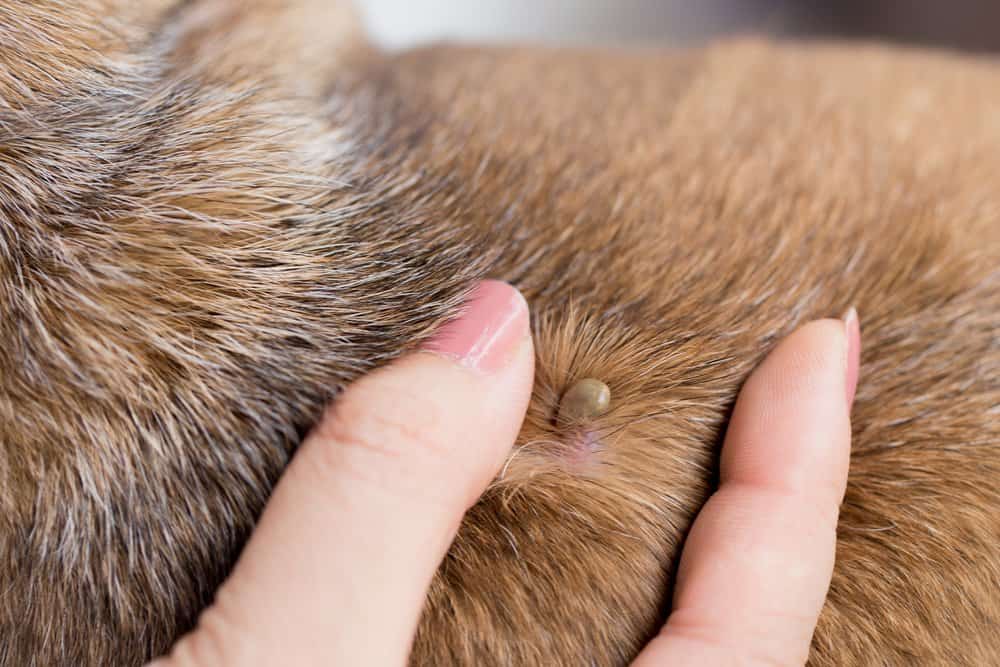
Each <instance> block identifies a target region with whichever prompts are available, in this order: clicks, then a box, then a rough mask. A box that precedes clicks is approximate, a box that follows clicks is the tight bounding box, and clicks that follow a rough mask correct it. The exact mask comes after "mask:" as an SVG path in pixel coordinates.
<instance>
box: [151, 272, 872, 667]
mask: <svg viewBox="0 0 1000 667" xmlns="http://www.w3.org/2000/svg"><path fill="white" fill-rule="evenodd" d="M852 321H853V324H851V322H852ZM845 329H846V333H845ZM852 332H853V333H852ZM849 340H850V341H852V343H851V345H850V346H849V345H848V341H849ZM858 346H859V342H858V335H857V320H856V317H855V318H854V319H853V320H848V324H847V325H846V327H845V324H844V323H843V322H839V323H838V322H837V321H831V320H827V321H822V322H816V323H812V324H810V325H807V326H806V327H804V328H803V329H801V330H799V331H798V332H796V333H794V334H792V336H790V337H789V338H788V339H787V340H786V341H785V342H783V343H782V344H781V345H779V346H778V348H777V349H776V350H775V351H774V352H773V353H772V354H771V355H770V357H769V358H768V359H767V361H765V362H764V364H763V365H762V366H761V367H760V368H759V369H758V370H757V371H756V372H755V373H754V374H753V376H752V377H751V379H750V380H749V381H748V382H747V385H746V386H745V387H744V389H743V391H742V392H741V396H740V399H739V401H738V403H737V407H736V411H735V413H734V415H733V420H732V424H731V426H730V429H729V433H728V435H727V438H726V445H725V448H724V450H723V456H722V485H721V487H720V489H719V490H718V491H717V492H716V493H715V495H713V496H712V498H711V499H710V500H709V502H708V504H707V505H706V506H705V508H704V509H703V510H702V512H701V513H700V514H699V516H698V519H697V521H696V522H695V525H694V527H693V529H692V532H691V536H690V537H689V539H688V543H687V546H686V547H685V550H684V554H683V557H682V561H681V569H680V573H679V578H678V582H677V589H676V595H675V599H674V612H673V614H672V615H671V616H670V619H669V620H668V622H667V624H666V626H665V628H664V631H663V633H662V634H661V635H660V636H659V637H657V639H655V640H654V641H653V642H652V643H651V644H650V645H649V647H648V648H647V649H646V651H644V652H643V654H642V655H641V656H640V658H639V659H638V661H637V663H636V665H641V666H642V667H656V666H658V665H667V664H670V665H675V664H698V665H701V664H720V663H726V662H740V664H745V663H746V662H747V661H748V660H749V661H750V662H751V663H753V662H754V661H755V660H758V661H760V662H761V663H765V662H766V663H767V664H794V663H796V662H798V663H801V662H803V661H804V656H805V655H806V653H807V651H808V646H809V640H810V638H811V636H812V632H813V629H814V627H815V624H816V617H817V615H818V613H819V609H820V607H821V606H822V603H823V599H824V598H825V595H826V589H827V587H828V585H829V580H830V575H831V571H832V565H833V552H834V538H835V534H834V528H835V525H836V516H837V508H838V506H839V503H840V499H841V497H842V495H843V491H844V485H845V480H846V474H847V460H848V451H849V440H850V428H849V423H848V409H847V407H846V406H847V405H848V404H849V403H850V400H851V397H852V396H853V390H854V389H853V388H854V382H855V380H856V377H857V350H858ZM849 347H850V352H849V351H848V349H849ZM533 358H534V354H533V349H532V343H531V338H530V333H529V327H528V314H527V307H526V305H525V303H524V300H523V299H522V298H521V296H520V295H519V294H518V293H517V292H516V291H515V290H513V289H512V288H510V287H509V286H507V285H504V284H502V283H496V282H486V283H483V284H482V285H481V286H480V287H479V288H478V289H477V290H476V293H475V294H474V296H473V299H472V300H471V301H470V305H469V308H468V310H467V312H466V313H465V315H464V316H462V317H461V318H459V319H458V320H456V321H454V322H452V323H450V324H448V325H446V326H445V327H444V328H443V329H442V330H441V332H439V333H438V335H437V336H435V338H434V339H433V340H432V341H431V342H430V343H429V344H428V345H427V346H426V347H425V349H424V350H423V351H421V352H418V353H415V354H413V355H410V356H409V357H407V358H405V359H401V360H400V361H398V362H396V363H395V364H392V365H391V366H389V367H387V368H385V369H382V370H379V371H376V372H374V373H372V374H370V375H368V376H366V377H365V378H363V379H361V380H359V381H358V382H356V383H355V384H354V385H352V386H351V387H349V388H348V389H347V391H345V392H344V394H343V395H342V396H341V397H340V398H339V399H338V400H337V402H336V404H335V406H334V407H333V408H332V409H331V410H329V411H328V412H327V414H326V415H325V416H324V418H323V419H322V421H321V423H320V424H319V425H318V426H317V427H316V428H315V429H314V431H313V432H312V434H311V435H310V436H309V437H308V438H307V439H306V441H305V442H304V443H303V445H302V447H301V448H300V450H299V452H298V453H297V454H296V456H295V458H294V460H293V461H292V463H291V464H290V465H289V467H288V469H287V470H286V472H285V474H284V476H283V477H282V479H281V481H280V482H279V484H278V485H277V487H276V488H275V491H274V493H273V494H272V497H271V500H270V502H269V503H268V506H267V508H266V509H265V511H264V513H263V515H262V517H261V520H260V522H259V524H258V526H257V528H256V530H255V531H254V534H253V536H252V537H251V539H250V541H249V542H248V544H247V546H246V548H245V549H244V552H243V554H242V555H241V557H240V560H239V562H238V563H237V565H236V567H235V569H234V570H233V573H232V574H231V576H230V577H229V579H228V580H227V581H226V583H225V584H223V586H222V587H221V588H220V589H219V591H218V594H217V595H216V599H215V602H214V604H213V605H212V606H211V607H210V608H209V609H208V610H206V612H205V613H204V614H203V615H202V617H201V619H200V622H199V624H198V627H197V628H196V629H195V630H194V631H193V632H192V633H191V634H189V635H187V636H186V637H184V638H183V639H181V640H180V641H179V642H178V643H177V644H176V645H175V646H174V649H173V651H172V652H171V654H170V656H168V657H165V658H161V659H160V660H157V661H155V662H154V663H153V664H152V665H150V667H223V666H228V665H240V666H243V665H274V664H284V665H403V664H405V662H406V656H407V654H408V651H409V648H410V643H411V642H412V638H413V634H414V632H415V630H416V625H417V622H418V620H419V616H420V612H421V608H422V606H423V602H424V596H425V594H426V591H427V587H428V586H429V584H430V581H431V578H432V577H433V574H434V572H435V570H436V569H437V566H438V565H439V564H440V562H441V559H442V558H443V557H444V555H445V552H446V551H447V549H448V547H449V545H450V543H451V541H452V539H453V538H454V535H455V533H456V531H457V529H458V525H459V523H460V522H461V519H462V516H463V515H464V513H465V511H466V510H467V509H468V508H469V507H470V506H471V505H472V504H473V503H475V501H476V500H477V498H478V497H479V495H480V494H481V493H482V491H483V490H484V489H485V488H486V486H487V485H488V484H489V482H490V480H491V479H492V478H493V477H494V475H495V474H496V473H497V471H498V470H499V468H500V466H501V465H502V463H503V460H504V459H505V457H506V455H507V454H508V453H509V451H510V448H511V446H512V444H513V442H514V440H515V438H516V436H517V432H518V430H519V428H520V424H521V421H522V420H523V417H524V413H525V410H526V408H527V403H528V399H529V397H530V393H531V384H532V375H533ZM849 360H850V361H849ZM470 433H474V434H476V438H475V439H474V440H470V439H469V437H468V435H469V434H470ZM473 443H474V444H475V446H471V445H472V444H473Z"/></svg>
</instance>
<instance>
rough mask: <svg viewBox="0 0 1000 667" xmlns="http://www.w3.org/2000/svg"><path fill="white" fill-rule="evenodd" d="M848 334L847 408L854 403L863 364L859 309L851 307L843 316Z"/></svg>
mask: <svg viewBox="0 0 1000 667" xmlns="http://www.w3.org/2000/svg"><path fill="white" fill-rule="evenodd" d="M842 319H843V320H844V332H845V333H846V334H847V383H846V384H847V409H848V410H850V409H851V406H852V405H853V404H854V393H855V391H857V388H858V372H859V369H860V366H861V324H860V323H859V321H858V311H857V310H855V309H854V308H851V309H850V310H848V311H847V313H846V314H845V315H844V317H843V318H842Z"/></svg>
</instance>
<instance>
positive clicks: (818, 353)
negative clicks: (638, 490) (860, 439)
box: [635, 319, 860, 667]
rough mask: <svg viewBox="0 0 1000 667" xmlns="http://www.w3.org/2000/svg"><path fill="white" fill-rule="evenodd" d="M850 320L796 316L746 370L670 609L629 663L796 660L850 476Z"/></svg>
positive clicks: (824, 586)
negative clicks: (791, 328)
mask: <svg viewBox="0 0 1000 667" xmlns="http://www.w3.org/2000/svg"><path fill="white" fill-rule="evenodd" d="M855 323H856V319H855ZM854 327H855V331H854V333H853V334H851V333H850V325H847V326H845V322H843V321H840V320H821V321H818V322H812V323H810V324H808V325H806V326H804V327H802V328H801V329H799V330H798V331H796V332H795V333H793V334H792V335H791V336H789V337H788V338H787V339H786V340H784V341H783V342H782V343H781V344H779V345H778V347H777V348H776V349H775V350H774V351H773V352H772V353H771V354H770V355H769V356H768V358H767V359H766V360H765V361H764V363H763V364H761V366H760V367H759V368H758V369H757V370H756V371H755V372H754V373H753V374H752V375H751V377H750V379H749V380H748V381H747V383H746V385H745V386H744V388H743V390H742V391H741V392H740V396H739V399H738V400H737V404H736V407H735V409H734V412H733V418H732V420H731V422H730V426H729V430H728V432H727V435H726V440H725V444H724V446H723V451H722V461H721V479H720V486H719V489H718V491H717V492H716V493H715V494H714V495H713V496H712V497H711V498H710V499H709V500H708V502H707V503H706V505H705V507H704V508H703V509H702V511H701V512H700V513H699V515H698V517H697V519H696V520H695V523H694V525H693V526H692V529H691V533H690V535H689V536H688V539H687V542H686V544H685V547H684V552H683V554H682V556H681V563H680V568H679V570H678V576H677V584H676V588H675V594H674V604H673V611H672V613H671V615H670V617H669V618H668V620H667V623H666V625H665V626H664V628H663V631H662V632H661V634H660V635H659V636H658V637H657V638H656V639H655V640H654V641H653V642H652V643H650V645H649V646H648V647H647V648H646V650H645V651H644V652H643V653H642V654H641V655H640V657H639V658H638V660H637V661H636V662H635V665H636V666H637V667H661V666H666V665H730V664H732V665H758V664H759V665H801V664H804V663H805V661H806V659H807V658H808V654H809V644H810V642H811V640H812V634H813V631H814V630H815V627H816V622H817V619H818V617H819V613H820V610H821V608H822V606H823V602H824V600H825V597H826V593H827V590H828V588H829V585H830V577H831V575H832V572H833V563H834V553H835V548H836V525H837V516H838V512H839V506H840V503H841V501H842V500H843V496H844V491H845V487H846V483H847V469H848V463H849V459H850V411H849V406H848V404H847V399H846V398H845V397H849V396H853V388H850V391H849V388H848V387H847V383H848V382H849V380H848V376H849V375H850V369H852V368H854V369H856V360H854V361H849V359H848V357H849V354H851V355H856V354H857V353H858V347H859V345H860V343H858V344H856V345H855V344H852V345H850V346H849V341H850V340H857V336H858V334H857V331H856V324H855V325H854ZM852 336H853V337H852ZM855 376H856V371H855ZM851 380H853V378H851Z"/></svg>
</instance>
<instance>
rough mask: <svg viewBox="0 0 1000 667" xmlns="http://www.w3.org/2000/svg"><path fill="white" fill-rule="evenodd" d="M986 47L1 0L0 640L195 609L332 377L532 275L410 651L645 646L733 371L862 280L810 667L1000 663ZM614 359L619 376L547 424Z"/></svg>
mask: <svg viewBox="0 0 1000 667" xmlns="http://www.w3.org/2000/svg"><path fill="white" fill-rule="evenodd" d="M998 90H1000V69H998V67H997V65H995V64H994V63H992V62H990V61H988V60H977V59H974V58H967V57H960V56H954V55H948V54H942V53H923V52H917V51H906V50H900V49H893V48H886V47H881V46H873V45H868V46H865V45H850V46H830V45H808V44H785V45H775V44H768V43H765V42H760V41H753V40H744V41H735V42H729V43H723V44H719V45H714V46H710V47H707V48H704V49H697V50H685V51H678V52H666V53H620V52H584V51H564V50H555V51H552V50H544V49H528V48H520V49H518V48H512V49H502V48H472V47H464V48H459V47H446V46H439V47H433V48H428V49H422V50H417V51H413V52H409V53H403V54H398V55H391V54H384V53H380V52H378V51H377V50H376V49H373V48H372V47H370V46H368V45H367V44H366V43H365V41H364V40H363V38H362V37H361V32H360V29H359V28H358V27H357V24H356V21H355V19H354V18H353V17H352V14H351V12H350V10H349V8H346V7H345V6H344V5H342V4H340V3H337V2H322V1H320V0H301V1H298V2H291V1H289V2H285V1H280V0H259V1H254V0H190V1H187V2H173V1H172V0H155V1H150V0H144V1H143V2H134V3H133V2H125V1H124V0H86V1H83V2H74V3H69V2H61V1H59V0H40V1H38V2H32V3H24V2H20V1H19V0H0V573H2V574H0V664H2V665H18V666H20V665H46V666H49V665H55V666H61V665H67V666H68V665H85V666H86V665H109V664H115V665H137V664H140V663H141V662H142V661H143V660H146V659H148V658H149V657H151V656H153V655H156V654H159V653H161V652H163V651H165V650H166V649H167V648H168V647H169V645H170V644H171V642H172V641H173V640H174V639H175V638H176V637H177V636H178V635H179V634H181V633H182V632H184V631H185V630H187V629H189V628H190V627H191V626H192V624H193V623H194V622H195V621H196V618H197V614H198V612H199V611H200V610H201V609H202V608H204V606H205V605H206V604H208V603H209V602H210V600H211V597H212V594H213V591H214V590H215V588H216V586H217V585H218V584H219V582H220V581H221V580H222V579H223V578H224V577H225V576H226V573H227V571H228V569H229V567H230V566H231V565H232V563H233V560H234V559H235V557H236V555H237V554H238V552H239V549H240V547H241V546H242V544H243V542H244V541H245V539H246V537H247V535H248V534H249V532H250V530H251V529H252V527H253V524H254V521H255V518H256V516H257V515H258V513H259V511H260V509H261V507H262V506H263V504H264V502H265V501H266V499H267V495H268V492H269V490H270V488H271V486H272V485H273V483H274V482H275V480H276V479H277V477H278V475H280V473H281V470H282V468H283V466H284V464H285V463H286V462H287V460H288V457H289V456H290V455H291V453H292V452H293V451H294V448H295V446H296V445H297V443H298V442H299V440H300V439H301V437H302V435H303V434H304V432H305V431H306V430H307V429H308V428H309V426H310V425H311V424H312V423H313V422H314V421H315V419H316V418H317V416H318V414H319V412H320V410H321V409H322V407H323V406H324V404H325V403H326V402H328V401H329V400H330V399H331V398H333V397H335V395H336V393H337V391H338V390H339V389H340V388H341V387H343V386H344V385H345V384H346V383H349V382H350V381H351V380H352V379H354V378H356V377H357V376H358V375H359V374H361V373H363V372H365V371H367V370H369V369H371V368H374V367H376V366H378V365H380V364H383V363H386V362H387V361H389V360H391V359H393V358H395V357H396V356H398V355H399V354H401V353H404V352H406V351H407V350H409V349H411V348H412V347H413V346H414V345H415V344H417V343H419V342H420V341H421V340H423V339H425V338H426V337H427V335H428V334H429V333H430V332H431V331H433V329H434V327H435V326H437V325H438V324H440V323H441V322H442V321H443V320H445V319H446V318H447V317H449V316H450V315H452V314H453V313H455V312H456V309H457V308H458V307H460V304H461V302H462V299H463V297H464V296H465V295H466V294H467V293H468V290H469V288H470V286H471V285H472V284H474V282H475V281H476V280H478V279H480V278H483V277H487V276H491V277H498V278H502V279H506V280H509V281H511V282H513V283H514V284H516V285H517V286H518V287H519V288H521V290H522V291H523V292H524V293H525V295H526V296H527V298H528V301H529V303H530V304H531V307H532V317H533V322H534V329H535V341H536V342H535V345H536V349H537V377H536V386H535V392H534V396H533V399H532V403H531V407H530V409H529V414H528V418H527V420H526V423H525V425H524V427H523V430H522V433H521V435H520V437H519V440H518V444H517V446H516V448H515V449H514V450H513V451H512V453H511V456H510V459H509V461H508V464H507V465H506V466H505V467H504V470H503V472H502V473H501V474H500V475H499V476H498V478H497V480H496V481H495V482H494V484H493V485H492V486H491V488H490V489H489V490H488V491H487V493H486V495H485V496H484V497H483V499H482V501H481V502H480V503H479V504H478V505H477V506H476V507H474V508H473V510H472V511H471V512H470V513H469V515H468V517H467V519H466V521H465V522H464V524H463V526H462V529H461V530H460V532H459V535H458V538H457V539H456V542H455V544H454V546H453V548H452V550H451V552H450V553H449V555H448V557H447V558H446V560H445V562H444V564H443V565H442V567H441V569H440V571H439V573H438V576H437V578H436V579H435V581H434V583H433V586H432V589H431V591H430V594H429V597H428V603H427V608H426V611H425V615H424V618H423V621H422V623H421V626H420V629H419V631H418V635H417V639H416V642H415V645H414V650H413V657H412V662H413V664H415V665H438V664H475V665H508V664H526V665H535V664H537V665H557V664H558V665H577V664H594V665H621V664H625V663H627V661H628V660H629V659H630V658H631V657H633V656H634V655H635V654H636V652H637V651H638V649H639V648H640V647H641V646H642V645H643V643H644V642H645V641H647V640H648V639H649V638H650V637H651V636H652V635H653V634H654V633H655V632H656V629H657V627H658V625H659V624H660V623H661V622H662V620H663V618H664V616H665V614H666V613H667V612H668V610H669V599H670V581H671V574H672V570H673V567H674V564H675V561H676V557H677V555H678V551H679V548H680V545H681V542H682V540H683V537H684V534H685V531H686V529H687V527H688V526H689V524H690V521H691V519H692V517H693V515H694V514H695V512H696V511H697V509H698V508H699V506H700V505H701V503H702V502H703V501H704V499H705V497H706V495H707V494H708V492H709V491H710V489H711V486H712V483H713V478H714V472H713V471H714V468H715V464H716V458H717V454H718V444H719V439H720V434H721V433H722V431H723V429H724V426H725V422H726V418H727V414H728V411H729V409H730V407H731V405H732V403H733V400H734V398H735V395H736V392H737V391H738V389H739V386H740V383H741V381H742V380H743V379H744V378H745V377H746V375H747V374H748V373H749V371H750V370H751V369H752V367H753V366H754V365H755V364H756V363H757V362H758V361H759V360H760V359H761V358H762V356H763V355H764V354H765V353H766V352H767V350H768V349H769V348H770V347H771V346H772V345H773V343H774V342H776V341H777V340H778V339H779V338H780V337H781V336H783V335H784V334H786V333H788V332H789V331H791V330H792V329H793V328H794V327H796V326H797V325H799V324H801V323H803V322H804V321H806V320H808V319H811V318H815V317H820V316H828V315H836V314H839V312H841V311H843V310H844V309H845V308H846V307H848V306H850V305H856V306H857V307H858V308H859V311H860V312H861V315H862V324H863V327H864V338H865V349H864V356H863V363H862V379H861V385H860V387H859V390H858V396H857V402H856V405H855V409H854V431H855V432H854V448H853V454H852V463H851V475H850V482H849V485H848V490H847V496H846V498H845V501H844V506H843V510H842V514H841V518H840V523H839V526H838V554H837V565H836V570H835V572H834V578H833V584H832V587H831V592H830V596H829V599H828V601H827V604H826V607H825V609H824V612H823V614H822V616H821V619H820V623H819V627H818V629H817V632H816V636H815V639H814V642H813V650H812V654H811V657H810V664H812V665H816V666H818V667H825V666H832V665H848V666H849V665H904V664H922V665H945V664H947V665H984V664H991V663H993V662H995V661H996V660H997V657H998V656H1000V636H998V635H997V633H996V632H995V628H996V627H997V626H998V625H1000V598H998V596H997V591H998V590H1000V550H998V548H997V544H1000V483H998V481H1000V379H998V378H1000V334H998V331H1000V192H998V191H997V187H996V185H995V184H994V183H993V179H994V175H995V174H996V172H997V169H998V168H1000V160H998V158H997V157H996V156H997V154H998V149H1000V120H998V117H997V115H996V113H995V107H996V105H997V104H998V103H1000V98H998V96H1000V93H997V92H996V91H998ZM583 377H596V378H600V379H601V380H603V381H604V382H606V383H607V384H608V385H609V386H610V387H611V389H612V392H613V406H612V410H611V411H610V412H609V413H608V414H606V415H604V416H602V417H600V418H599V419H597V420H595V421H593V422H592V423H588V424H580V425H577V426H576V427H566V426H565V425H556V424H555V421H554V415H555V414H556V411H557V409H558V401H559V398H560V396H561V395H562V393H563V392H564V391H565V389H566V388H567V387H568V386H570V385H571V384H572V383H573V382H574V381H575V380H577V379H579V378H583Z"/></svg>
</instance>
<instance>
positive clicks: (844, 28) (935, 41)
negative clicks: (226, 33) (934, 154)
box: [358, 0, 1000, 51]
mask: <svg viewBox="0 0 1000 667" xmlns="http://www.w3.org/2000/svg"><path fill="white" fill-rule="evenodd" d="M358 2H359V3H360V5H361V7H362V11H363V12H364V14H365V19H366V21H367V23H368V26H369V30H370V31H371V33H372V34H373V35H374V36H375V37H376V39H377V40H378V41H379V42H380V43H382V44H383V45H384V46H387V47H392V48H400V47H406V46H411V45H414V44H419V43H421V42H426V41H432V40H436V39H453V40H455V39H457V40H477V41H483V40H487V41H536V42H537V41H544V42H549V43H555V44H608V45H611V44H691V43H697V42H701V41H705V40H708V39H711V38H713V37H718V36H720V35H724V34H732V33H743V34H747V33H754V34H768V35H780V36H826V37H860V38H881V39H889V40H892V41H896V42H906V43H916V44H925V45H934V46H942V47H948V48H958V49H965V50H971V51H993V50H1000V0H910V1H906V2H901V1H892V0H841V1H839V2H838V1H836V0H833V1H827V2H820V1H819V0H798V1H796V0H687V1H682V0H358Z"/></svg>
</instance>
